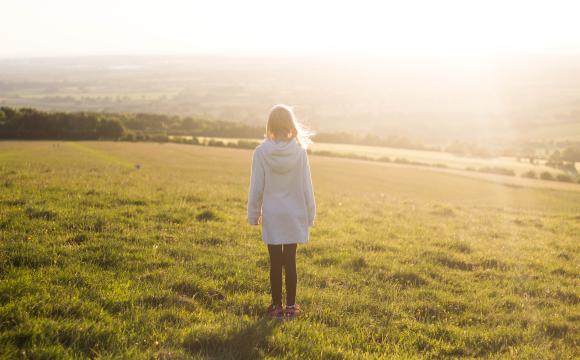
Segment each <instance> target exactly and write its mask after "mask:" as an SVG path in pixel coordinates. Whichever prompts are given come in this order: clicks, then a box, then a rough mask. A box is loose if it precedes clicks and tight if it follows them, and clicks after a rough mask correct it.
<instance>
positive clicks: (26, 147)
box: [0, 141, 580, 359]
mask: <svg viewBox="0 0 580 360" xmlns="http://www.w3.org/2000/svg"><path fill="white" fill-rule="evenodd" d="M250 159H251V152H250V151H249V150H242V149H229V148H216V147H203V146H188V145H178V144H152V143H113V142H61V143H59V145H58V146H56V143H55V142H9V141H6V142H0V354H1V357H3V358H6V359H11V358H59V357H74V358H84V357H91V358H143V359H145V358H146V359H150V358H160V359H182V358H207V357H210V358H211V357H215V358H244V359H246V358H261V357H264V358H325V359H343V358H346V359H365V358H369V359H374V358H401V359H408V358H445V357H450V358H451V357H484V358H518V359H526V358H529V359H538V358H554V359H565V358H570V359H571V358H578V357H579V356H580V351H579V346H580V341H579V339H580V332H579V329H578V325H579V323H580V290H579V289H580V286H579V285H580V284H579V279H580V277H579V269H578V254H579V244H580V235H579V234H580V192H578V191H564V190H561V191H558V190H554V189H540V188H532V187H525V186H518V187H516V186H507V185H504V184H497V183H493V182H489V181H484V180H482V179H477V178H469V177H464V176H458V175H456V174H452V173H444V172H436V171H432V170H429V169H420V168H413V167H405V166H395V165H392V164H382V163H374V162H365V161H355V160H349V159H340V158H329V157H318V156H312V157H311V167H312V174H313V181H314V186H315V194H316V199H317V205H318V209H319V212H318V218H317V220H316V224H315V226H314V227H313V228H312V231H311V241H310V242H309V243H308V244H306V245H304V246H301V247H299V250H298V277H299V281H298V286H299V288H298V301H299V303H300V304H301V305H302V307H303V308H304V310H305V315H304V317H303V318H301V319H299V320H296V321H289V322H277V321H269V320H267V319H266V318H264V316H263V313H264V310H265V308H266V306H267V305H268V304H269V283H268V257H267V250H266V247H265V246H264V245H263V243H262V242H261V239H260V230H259V228H257V227H251V226H249V225H246V223H245V208H246V196H247V190H248V185H249V171H250ZM135 164H140V169H137V168H136V167H135Z"/></svg>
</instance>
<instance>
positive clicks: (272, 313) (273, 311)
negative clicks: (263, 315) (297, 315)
mask: <svg viewBox="0 0 580 360" xmlns="http://www.w3.org/2000/svg"><path fill="white" fill-rule="evenodd" d="M268 316H269V317H270V318H272V319H279V320H282V318H283V317H284V310H283V309H282V306H280V305H274V304H272V305H270V306H269V307H268Z"/></svg>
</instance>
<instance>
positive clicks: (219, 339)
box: [183, 317, 282, 359]
mask: <svg viewBox="0 0 580 360" xmlns="http://www.w3.org/2000/svg"><path fill="white" fill-rule="evenodd" d="M281 323H282V321H279V320H271V319H269V318H267V317H264V318H261V319H259V320H257V321H256V322H254V323H252V324H249V325H246V326H244V327H243V328H241V329H239V330H236V331H227V330H225V331H224V332H219V333H216V332H213V333H211V334H200V335H199V336H196V334H191V335H190V336H188V337H187V338H186V339H185V341H184V344H183V345H184V347H185V348H186V349H187V351H189V352H190V353H196V354H204V355H206V356H209V357H216V358H219V359H223V358H226V359H254V358H258V357H260V354H259V352H258V349H260V348H266V347H267V346H266V338H267V337H268V336H269V335H270V334H272V332H273V331H274V329H275V328H276V327H277V326H279V325H280V324H281Z"/></svg>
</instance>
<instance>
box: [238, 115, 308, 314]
mask: <svg viewBox="0 0 580 360" xmlns="http://www.w3.org/2000/svg"><path fill="white" fill-rule="evenodd" d="M309 136H310V133H309V132H307V131H306V130H305V129H304V128H303V127H302V126H301V124H300V123H298V122H297V121H296V118H295V116H294V113H293V112H292V109H291V108H290V107H288V106H285V105H276V106H274V107H273V108H272V110H271V111H270V116H269V119H268V125H267V127H266V134H265V139H264V140H263V141H262V142H261V143H260V145H258V147H256V149H255V150H254V154H253V158H252V175H251V179H250V191H249V194H248V223H249V224H251V225H259V224H261V225H262V240H263V241H264V242H265V243H266V244H267V245H268V253H269V254H270V286H271V292H272V304H271V305H270V306H269V307H268V315H269V316H270V317H275V318H279V319H281V318H283V317H286V318H289V319H291V318H294V317H296V316H299V315H300V314H301V310H300V306H298V304H296V302H295V298H296V283H297V276H296V247H297V245H298V244H304V243H306V242H307V241H308V231H309V227H310V226H312V225H313V224H314V217H315V215H316V204H315V201H314V191H313V189H312V179H311V176H310V165H309V161H308V156H307V153H306V148H307V146H308V145H309V144H310V143H311V141H310V137H309ZM282 269H284V274H285V280H286V308H285V309H283V308H282Z"/></svg>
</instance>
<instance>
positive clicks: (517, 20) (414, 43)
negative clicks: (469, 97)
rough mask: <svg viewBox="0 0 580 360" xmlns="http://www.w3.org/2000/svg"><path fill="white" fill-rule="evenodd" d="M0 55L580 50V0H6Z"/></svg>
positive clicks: (446, 54)
mask: <svg viewBox="0 0 580 360" xmlns="http://www.w3.org/2000/svg"><path fill="white" fill-rule="evenodd" d="M2 8H3V13H4V14H9V15H10V16H5V17H3V19H2V21H1V22H0V34H2V43H3V44H2V47H1V49H0V56H1V57H16V56H27V55H34V56H37V55H90V54H102V53H104V54H156V53H181V54H188V53H217V54H241V55H287V54H293V55H321V54H346V55H355V56H356V55H364V54H371V55H386V56H391V55H417V54H420V55H434V56H442V57H455V56H478V57H479V56H488V55H490V56H494V55H501V54H510V53H522V52H523V53H526V52H535V53H537V52H543V53H569V52H580V22H579V21H577V19H578V15H579V14H580V1H573V0H572V1H558V0H557V1H519V0H515V1H510V0H504V1H501V0H500V1H498V0H488V1H459V0H457V1H456V0H443V1H417V0H415V1H316V2H315V1H303V0H300V1H292V2H284V3H281V2H277V1H267V0H253V1H244V2H240V1H223V0H220V1H186V0H168V1H136V0H125V1H114V0H103V1H98V2H97V1H95V2H90V3H89V2H80V1H74V0H55V1H50V2H47V1H34V0H7V1H3V4H2Z"/></svg>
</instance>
